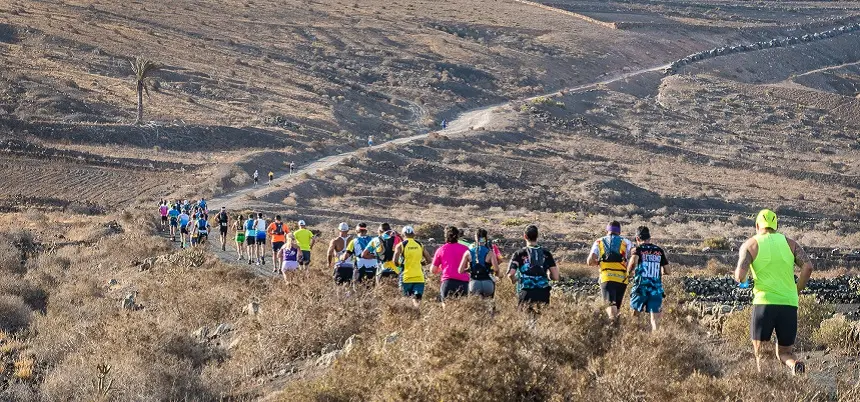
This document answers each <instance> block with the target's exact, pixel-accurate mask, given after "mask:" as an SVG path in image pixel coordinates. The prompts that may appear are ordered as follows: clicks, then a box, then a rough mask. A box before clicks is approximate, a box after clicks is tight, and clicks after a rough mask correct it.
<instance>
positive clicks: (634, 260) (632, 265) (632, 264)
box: [627, 252, 639, 277]
mask: <svg viewBox="0 0 860 402" xmlns="http://www.w3.org/2000/svg"><path fill="white" fill-rule="evenodd" d="M632 254H633V255H631V256H630V259H629V260H628V261H627V276H628V277H632V276H633V273H634V272H635V270H636V264H639V256H638V255H636V253H635V252H634V253H632Z"/></svg>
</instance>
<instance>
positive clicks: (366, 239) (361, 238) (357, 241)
mask: <svg viewBox="0 0 860 402" xmlns="http://www.w3.org/2000/svg"><path fill="white" fill-rule="evenodd" d="M355 231H356V233H357V234H356V236H355V238H353V239H352V240H351V241H350V242H349V245H347V246H346V255H345V257H346V258H351V259H352V260H353V266H354V267H355V269H354V271H353V275H352V278H353V281H354V282H363V281H365V280H367V283H369V284H371V285H372V284H374V283H375V278H376V262H377V261H376V258H364V257H363V256H362V255H363V254H364V249H366V248H367V246H369V245H370V242H371V241H373V238H372V237H370V236H368V235H367V224H366V223H364V222H362V223H359V224H358V226H356V227H355ZM356 250H358V252H356Z"/></svg>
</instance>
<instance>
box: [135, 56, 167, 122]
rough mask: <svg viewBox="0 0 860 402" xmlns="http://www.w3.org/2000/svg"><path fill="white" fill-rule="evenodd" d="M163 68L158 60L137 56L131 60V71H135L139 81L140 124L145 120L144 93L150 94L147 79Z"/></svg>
mask: <svg viewBox="0 0 860 402" xmlns="http://www.w3.org/2000/svg"><path fill="white" fill-rule="evenodd" d="M160 69H161V65H159V64H157V63H156V62H154V61H152V60H149V59H144V58H142V57H137V58H135V59H134V61H132V62H131V71H133V72H134V78H135V80H136V81H137V121H136V123H138V124H140V122H141V121H143V93H144V91H145V92H146V96H149V90H148V89H146V83H147V81H149V80H150V78H152V74H153V73H155V72H156V71H158V70H160Z"/></svg>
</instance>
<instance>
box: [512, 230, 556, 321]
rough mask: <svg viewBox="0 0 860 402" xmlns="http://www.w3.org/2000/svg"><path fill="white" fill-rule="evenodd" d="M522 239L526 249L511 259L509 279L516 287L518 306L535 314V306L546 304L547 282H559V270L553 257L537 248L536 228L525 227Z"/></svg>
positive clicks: (547, 299) (547, 298)
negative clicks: (524, 307) (526, 307)
mask: <svg viewBox="0 0 860 402" xmlns="http://www.w3.org/2000/svg"><path fill="white" fill-rule="evenodd" d="M523 239H524V240H525V241H526V246H525V247H523V248H522V249H520V250H519V251H517V252H516V253H514V255H513V256H511V263H510V266H509V268H508V277H509V278H510V279H511V282H512V283H513V284H515V285H516V286H517V295H518V298H519V304H520V306H523V305H525V306H528V308H529V310H530V311H533V312H534V311H535V310H534V309H535V307H537V305H540V304H549V297H550V290H551V289H552V287H551V286H550V283H549V281H550V279H551V280H554V281H557V280H558V267H556V265H555V259H554V258H553V257H552V253H550V252H549V251H547V250H546V249H544V248H543V247H541V246H540V245H538V242H537V240H538V227H537V226H535V225H529V226H528V227H526V230H525V233H523ZM547 273H549V277H547Z"/></svg>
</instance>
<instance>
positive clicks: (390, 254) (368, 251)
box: [361, 223, 401, 284]
mask: <svg viewBox="0 0 860 402" xmlns="http://www.w3.org/2000/svg"><path fill="white" fill-rule="evenodd" d="M378 232H379V236H377V237H374V238H373V240H371V241H370V244H368V245H367V247H365V249H364V252H363V253H362V255H361V257H362V258H366V259H370V258H376V284H379V283H380V282H381V281H382V279H384V278H394V277H396V276H397V267H396V264H394V246H395V245H397V243H400V242H401V239H400V236H399V235H398V234H397V232H395V231H393V230H391V225H390V224H388V223H383V224H381V225H379V230H378Z"/></svg>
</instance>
